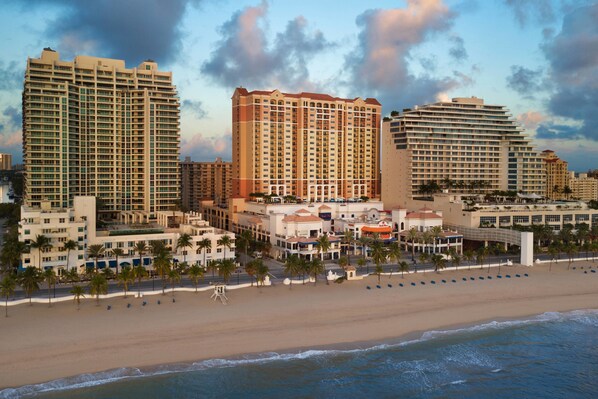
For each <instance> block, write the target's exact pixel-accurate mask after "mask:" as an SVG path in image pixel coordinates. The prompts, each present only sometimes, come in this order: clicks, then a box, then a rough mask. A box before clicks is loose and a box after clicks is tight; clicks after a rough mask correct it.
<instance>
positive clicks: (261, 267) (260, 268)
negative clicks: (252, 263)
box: [255, 259, 270, 287]
mask: <svg viewBox="0 0 598 399" xmlns="http://www.w3.org/2000/svg"><path fill="white" fill-rule="evenodd" d="M258 260H259V262H258V263H257V268H256V270H255V276H256V278H257V281H258V285H259V283H262V287H263V286H264V280H265V279H266V276H267V275H268V273H269V272H270V269H269V268H268V266H267V265H266V264H265V263H264V262H262V260H261V259H258Z"/></svg>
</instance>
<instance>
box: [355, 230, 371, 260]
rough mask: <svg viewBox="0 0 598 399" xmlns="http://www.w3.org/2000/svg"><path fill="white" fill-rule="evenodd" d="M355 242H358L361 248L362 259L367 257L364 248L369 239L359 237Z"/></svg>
mask: <svg viewBox="0 0 598 399" xmlns="http://www.w3.org/2000/svg"><path fill="white" fill-rule="evenodd" d="M357 241H358V242H359V244H360V246H361V254H362V255H363V259H365V258H366V256H367V250H366V248H367V246H368V245H369V243H370V239H369V238H367V237H366V236H361V237H359V239H358V240H357Z"/></svg>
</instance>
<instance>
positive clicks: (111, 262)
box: [108, 260, 116, 268]
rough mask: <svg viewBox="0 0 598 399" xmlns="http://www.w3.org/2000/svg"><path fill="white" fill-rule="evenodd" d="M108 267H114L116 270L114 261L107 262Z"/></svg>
mask: <svg viewBox="0 0 598 399" xmlns="http://www.w3.org/2000/svg"><path fill="white" fill-rule="evenodd" d="M108 265H109V266H110V267H114V268H116V260H111V261H108Z"/></svg>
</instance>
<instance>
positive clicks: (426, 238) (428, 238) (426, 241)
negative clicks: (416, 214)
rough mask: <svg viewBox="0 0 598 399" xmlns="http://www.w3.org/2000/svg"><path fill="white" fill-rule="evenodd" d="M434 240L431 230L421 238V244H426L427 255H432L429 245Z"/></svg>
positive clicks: (425, 232)
mask: <svg viewBox="0 0 598 399" xmlns="http://www.w3.org/2000/svg"><path fill="white" fill-rule="evenodd" d="M433 240H434V237H432V232H431V231H430V230H426V231H424V232H423V234H422V236H421V242H422V244H424V251H426V250H427V253H430V249H429V248H428V244H431V243H432V241H433Z"/></svg>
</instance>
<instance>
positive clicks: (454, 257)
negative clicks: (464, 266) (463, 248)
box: [451, 251, 461, 270]
mask: <svg viewBox="0 0 598 399" xmlns="http://www.w3.org/2000/svg"><path fill="white" fill-rule="evenodd" d="M451 262H452V263H453V266H455V270H457V269H458V268H459V265H460V264H461V255H459V254H458V253H457V252H456V251H455V252H453V253H452V254H451Z"/></svg>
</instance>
